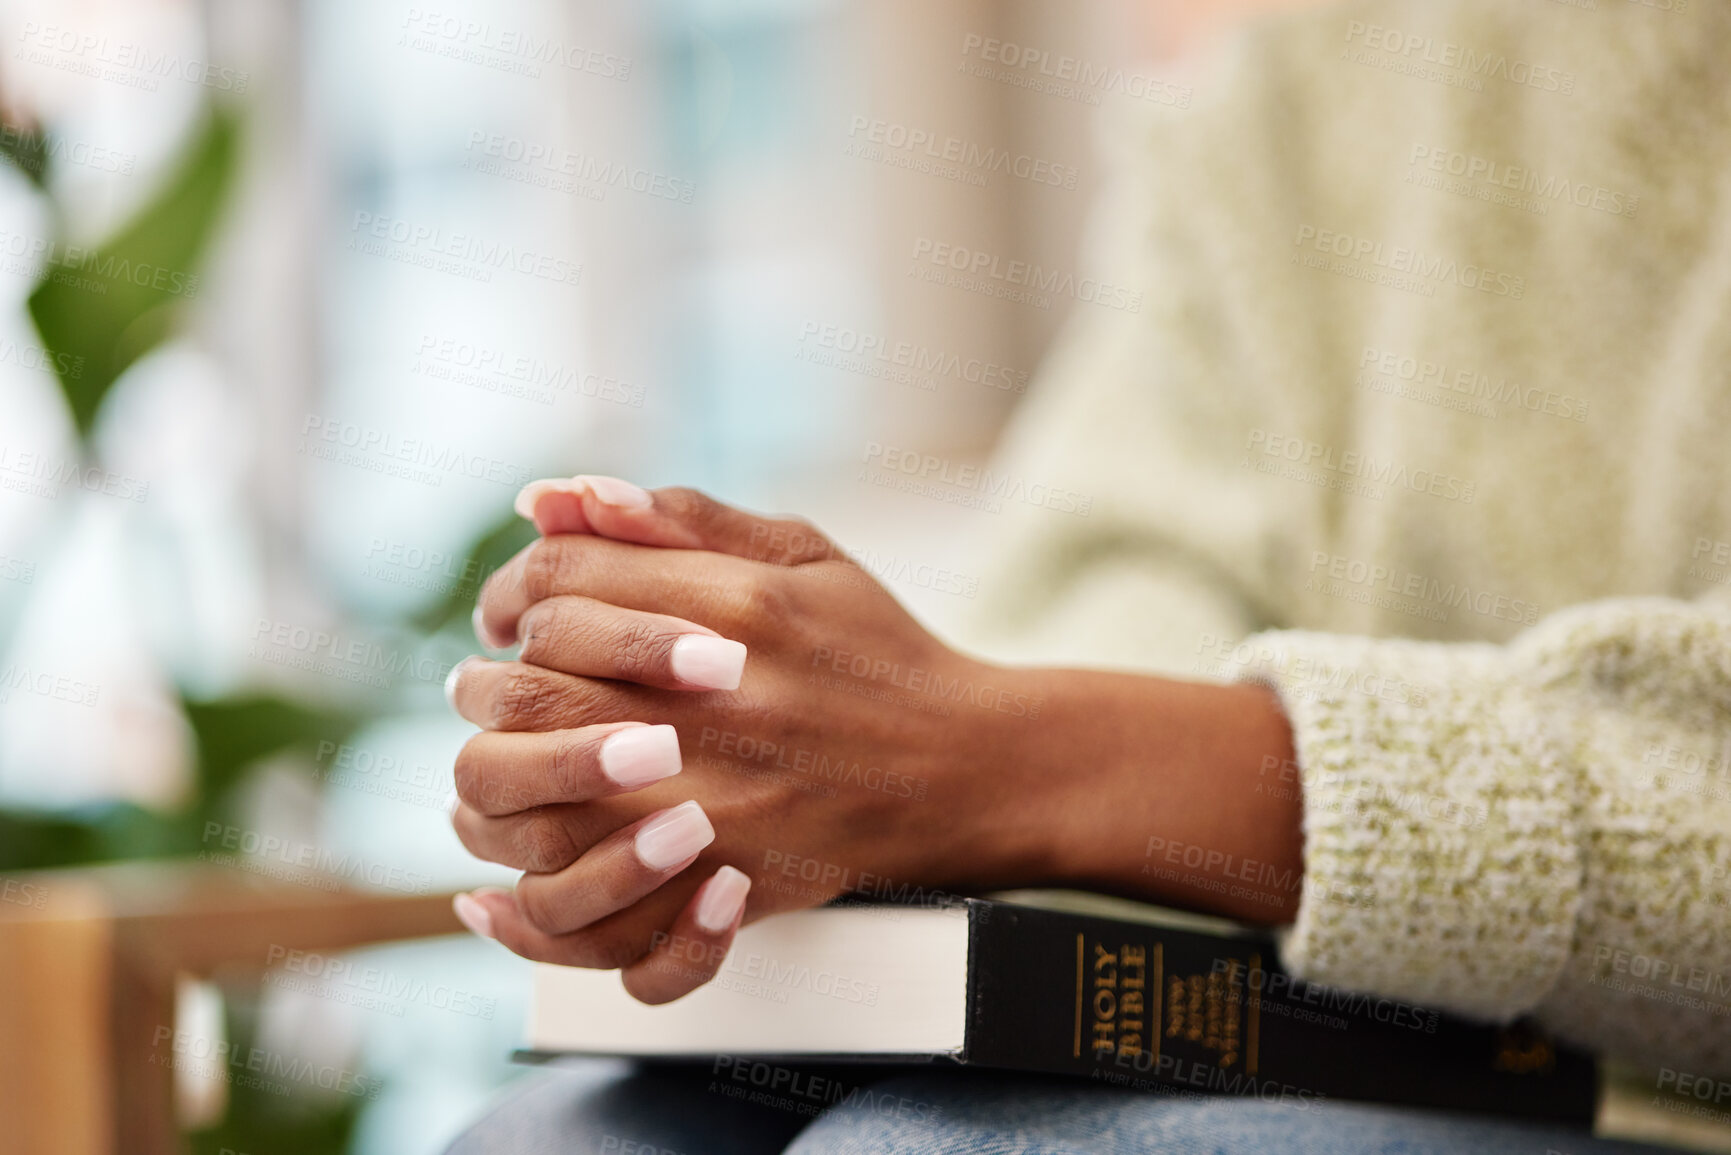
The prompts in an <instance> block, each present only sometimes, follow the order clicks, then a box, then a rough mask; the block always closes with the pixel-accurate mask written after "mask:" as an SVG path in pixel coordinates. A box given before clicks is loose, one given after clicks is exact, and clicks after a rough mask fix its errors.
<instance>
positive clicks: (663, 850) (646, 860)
mask: <svg viewBox="0 0 1731 1155" xmlns="http://www.w3.org/2000/svg"><path fill="white" fill-rule="evenodd" d="M714 841H715V827H713V826H711V825H710V824H709V815H707V814H705V813H704V812H703V807H701V806H699V805H698V804H697V803H696V802H681V803H680V804H679V805H678V806H675V807H674V808H673V809H672V810H668V811H666V812H664V813H663V814H661V815H660V816H659V817H657V818H654V819H652V820H651V821H650V823H649V824H648V825H647V826H645V827H644V828H643V829H641V830H639V831H638V832H637V838H636V842H635V845H636V847H637V857H638V858H641V859H642V860H643V865H645V866H647V867H648V868H649V869H651V870H669V869H671V868H673V867H675V866H678V865H679V864H680V863H681V862H684V861H685V860H686V859H688V858H690V857H692V856H693V855H695V854H696V853H697V852H698V851H700V850H702V849H703V848H704V847H705V846H708V845H709V844H710V843H711V842H714Z"/></svg>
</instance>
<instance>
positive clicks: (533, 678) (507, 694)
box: [493, 669, 554, 730]
mask: <svg viewBox="0 0 1731 1155" xmlns="http://www.w3.org/2000/svg"><path fill="white" fill-rule="evenodd" d="M553 696H554V691H553V687H552V684H551V683H550V682H549V681H548V679H547V678H546V676H545V675H543V674H540V673H537V672H535V671H533V670H527V669H523V670H512V671H511V672H510V673H507V674H506V675H505V678H504V681H503V682H501V683H500V684H499V694H498V697H497V698H496V699H495V700H494V705H493V722H494V726H495V728H497V729H500V730H527V729H532V728H533V727H534V726H535V725H536V724H537V723H538V722H540V721H541V719H542V718H543V717H545V716H546V714H547V711H548V709H549V708H550V707H551V705H552V699H553Z"/></svg>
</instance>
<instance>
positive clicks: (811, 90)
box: [0, 0, 1290, 1155]
mask: <svg viewBox="0 0 1731 1155" xmlns="http://www.w3.org/2000/svg"><path fill="white" fill-rule="evenodd" d="M1288 2H1290V0H1288ZM1276 6H1283V5H1277V4H1276V3H1274V2H1273V0H1262V2H1260V3H1258V2H1253V0H1244V2H1237V3H1228V2H1225V0H1212V2H1209V0H1190V2H1184V0H1087V2H1075V3H1066V4H1062V5H1059V4H1050V3H1039V2H1037V0H1003V2H999V3H988V2H985V0H945V2H943V3H931V2H927V0H894V2H885V0H655V2H652V3H627V2H625V0H617V2H609V3H603V2H599V0H592V2H572V0H558V2H556V0H491V2H487V3H482V2H481V0H439V3H438V6H437V8H432V7H427V6H413V5H404V4H399V3H391V2H381V3H369V4H351V3H342V2H339V0H221V2H218V0H205V2H202V3H201V2H197V0H52V2H50V0H42V2H39V3H36V2H26V0H8V2H6V3H3V4H0V45H3V46H4V48H3V52H0V116H3V119H4V124H3V125H0V152H3V153H4V158H5V159H4V163H0V1039H3V1040H4V1045H3V1048H0V1049H3V1051H4V1054H0V1102H3V1103H4V1104H5V1106H4V1107H3V1108H0V1119H4V1120H5V1126H6V1127H7V1128H8V1129H10V1138H11V1139H12V1140H16V1141H18V1142H19V1143H21V1144H22V1146H21V1147H20V1148H19V1149H21V1150H25V1149H27V1150H54V1151H69V1152H70V1151H111V1150H112V1151H120V1150H124V1151H128V1152H156V1151H174V1150H183V1149H190V1150H194V1151H198V1152H209V1153H212V1155H214V1153H216V1152H221V1151H244V1152H251V1153H255V1155H257V1153H263V1152H278V1151H294V1152H327V1151H328V1152H342V1151H353V1152H369V1153H381V1155H383V1153H392V1155H397V1153H402V1155H408V1153H418V1152H435V1151H438V1150H441V1149H442V1147H443V1145H444V1144H445V1143H446V1142H447V1141H448V1140H449V1139H450V1138H451V1137H452V1136H453V1135H454V1134H455V1133H456V1132H457V1131H458V1130H459V1129H461V1127H462V1126H463V1125H465V1124H466V1123H467V1122H469V1121H470V1120H471V1119H473V1118H474V1117H475V1116H477V1115H478V1114H479V1113H480V1112H481V1110H482V1109H483V1107H484V1105H485V1103H486V1102H487V1101H488V1099H489V1098H490V1097H492V1096H493V1095H495V1094H496V1093H497V1091H498V1088H499V1087H500V1086H501V1085H502V1084H503V1083H505V1082H507V1081H508V1080H510V1079H511V1078H512V1077H513V1076H514V1075H515V1074H517V1073H519V1071H520V1070H521V1069H520V1068H513V1067H512V1066H511V1065H510V1064H509V1062H508V1061H507V1055H508V1053H509V1051H510V1049H511V1048H512V1046H513V1045H514V1044H515V1043H516V1041H517V1038H518V1034H519V1029H520V1023H521V1020H522V1015H523V1011H524V1005H523V1002H524V980H525V975H526V971H525V967H526V964H523V963H521V962H520V961H519V960H516V959H514V958H512V957H511V956H509V955H507V954H506V952H505V951H503V950H502V949H500V948H498V947H497V946H495V945H493V944H491V943H486V942H482V941H479V940H475V939H473V938H469V937H467V936H459V935H456V934H453V933H452V932H454V931H455V930H456V929H457V927H456V923H455V921H454V920H453V919H452V917H451V915H450V913H449V894H450V892H451V891H453V890H456V889H462V888H467V887H470V886H473V885H475V884H479V883H485V882H490V881H491V882H497V881H505V880H508V877H509V876H508V874H507V873H506V872H495V871H494V870H493V869H492V868H488V867H485V866H483V865H481V864H477V863H476V862H474V861H473V860H471V859H470V858H469V857H468V856H467V854H466V853H464V852H463V850H462V849H461V848H460V846H459V845H458V844H457V842H456V839H455V837H454V836H453V835H452V833H451V831H450V828H449V825H448V822H447V818H446V810H445V807H446V799H447V796H448V794H449V791H450V768H451V761H452V757H453V755H454V753H455V751H456V750H457V748H458V747H459V746H460V745H461V743H462V742H463V741H464V739H465V738H466V737H467V735H468V733H469V732H470V731H469V728H468V727H467V726H466V725H465V724H464V723H462V722H461V721H460V720H458V719H456V718H454V717H453V716H451V715H450V714H449V713H448V711H447V710H446V708H445V705H444V701H443V697H442V694H441V691H440V687H441V684H442V683H443V681H444V677H445V674H446V673H447V671H448V670H449V669H450V667H451V666H452V664H454V663H455V662H456V661H457V660H459V659H460V658H461V657H463V656H464V655H466V654H468V653H470V652H472V651H473V649H474V642H473V639H472V636H471V634H470V626H469V607H470V606H471V605H472V603H473V600H474V596H475V593H476V591H477V590H478V588H479V586H480V584H481V582H482V581H483V580H484V579H485V577H486V576H487V574H489V573H490V572H491V571H492V569H493V568H494V567H496V566H497V565H498V564H500V563H501V562H502V561H503V560H504V559H505V558H506V557H508V556H510V554H511V553H512V552H514V551H515V550H516V549H517V548H519V547H520V546H521V545H523V544H524V543H525V542H526V541H527V540H528V536H529V535H528V530H527V527H526V526H525V525H524V524H522V523H521V522H520V521H519V520H518V519H516V518H514V517H512V516H511V513H510V505H511V499H512V497H513V496H514V494H515V493H516V491H517V490H518V488H519V487H520V486H521V485H522V484H523V483H524V482H526V481H528V480H530V479H532V478H536V477H542V476H557V475H569V474H573V473H578V472H586V473H611V474H617V475H620V476H623V477H627V478H630V479H631V480H633V481H636V482H639V483H641V484H645V485H651V486H653V485H663V484H674V483H678V484H688V485H696V486H699V487H702V488H704V489H707V490H709V491H711V492H713V493H715V494H716V495H718V496H720V497H722V498H724V499H726V500H728V501H731V502H735V503H738V504H742V505H745V506H749V507H753V508H757V509H763V510H777V511H783V510H785V511H795V512H798V513H800V514H803V515H805V516H807V517H810V518H812V519H813V520H815V521H817V522H818V523H819V524H821V525H822V526H824V527H825V528H826V529H827V530H829V531H830V532H831V533H832V535H833V536H835V537H836V538H837V540H839V541H840V542H841V543H842V544H843V545H844V546H845V547H846V548H848V549H849V551H850V552H853V553H854V554H856V556H858V557H859V558H860V559H861V561H862V562H863V563H864V564H866V565H867V566H868V567H869V568H871V569H872V570H873V571H874V572H876V573H878V574H879V575H880V576H882V577H883V578H884V580H885V581H886V583H887V584H888V585H889V586H890V587H891V588H892V589H893V590H894V591H895V592H896V593H897V594H898V596H900V597H902V598H903V600H904V601H906V602H907V603H908V604H909V605H910V607H912V608H913V610H914V611H915V613H916V614H918V615H919V616H920V617H921V618H922V619H923V620H925V621H926V622H927V623H928V624H929V625H931V626H932V627H933V628H934V629H936V630H937V631H938V632H939V633H940V634H941V633H943V632H944V631H945V630H946V629H947V628H948V626H947V623H949V622H952V621H954V620H956V616H957V615H958V614H961V613H964V612H965V610H966V608H967V602H968V600H969V599H970V598H971V597H972V596H973V592H974V588H975V586H976V584H977V580H978V579H977V574H978V563H977V562H976V561H975V560H974V555H973V553H972V552H971V551H972V548H973V547H972V545H971V544H970V543H971V542H972V541H973V540H974V537H975V534H976V530H977V528H978V526H977V522H978V519H980V518H982V517H989V516H990V515H989V514H986V513H982V512H979V511H973V510H968V509H964V508H961V507H958V506H954V505H950V504H946V503H940V502H933V501H922V500H913V499H910V498H909V497H908V496H907V495H906V494H901V493H897V492H894V491H890V490H886V489H883V488H880V487H877V486H873V485H871V484H869V483H868V482H866V481H865V480H863V474H862V464H863V463H864V461H865V460H866V457H867V456H868V454H869V453H870V452H871V447H872V446H874V445H875V446H886V445H887V446H894V447H899V448H902V449H905V450H913V451H917V452H921V453H931V454H936V455H940V456H943V457H946V458H948V459H951V460H953V461H956V462H958V463H960V462H966V461H974V460H980V459H983V458H984V457H985V456H986V455H987V454H989V453H990V451H991V447H992V443H993V440H994V438H995V436H996V434H997V431H998V430H999V428H1000V427H1001V425H1002V423H1003V421H1004V420H1005V418H1006V416H1007V415H1008V414H1009V412H1010V411H1011V410H1012V408H1013V407H1014V406H1015V405H1016V404H1017V402H1018V400H1019V398H1020V397H1021V396H1022V394H1023V393H1024V392H1025V391H1026V389H1027V386H1028V383H1029V380H1030V378H1031V377H1032V376H1033V375H1034V374H1035V372H1036V370H1037V368H1038V366H1039V363H1040V359H1041V356H1042V353H1043V351H1044V350H1045V348H1046V346H1047V344H1048V342H1049V341H1050V340H1051V339H1052V337H1053V334H1054V332H1055V331H1056V330H1057V328H1058V327H1059V326H1060V325H1061V324H1062V322H1063V320H1064V316H1065V309H1066V306H1068V305H1069V304H1070V302H1069V301H1068V300H1067V299H1065V298H1061V297H1058V298H1053V299H1051V300H1049V301H1046V302H1045V303H1044V307H1042V306H1041V305H1040V304H1037V303H1035V304H1030V303H1021V302H1011V301H1006V300H1003V299H1000V298H997V297H992V296H988V295H984V294H977V293H973V292H969V291H965V290H963V289H960V288H957V287H955V286H950V285H934V284H929V283H927V282H924V281H922V280H920V279H918V278H916V277H914V276H912V275H911V273H912V272H913V263H912V260H911V258H912V257H913V255H914V253H915V252H916V246H919V245H921V244H926V245H931V244H952V245H959V246H964V247H966V248H968V249H970V250H974V251H979V252H986V253H991V254H994V255H997V256H999V257H1001V259H1002V260H1004V261H1009V260H1019V261H1027V262H1031V263H1036V264H1039V265H1041V266H1042V267H1045V268H1056V269H1061V270H1066V271H1076V270H1077V269H1078V264H1077V262H1078V259H1079V258H1078V255H1077V246H1078V241H1079V238H1080V237H1081V235H1082V232H1083V229H1084V227H1085V221H1086V215H1087V210H1088V206H1089V203H1090V200H1091V198H1092V195H1093V192H1094V190H1095V189H1096V188H1097V187H1098V185H1099V182H1100V179H1101V175H1102V172H1103V171H1104V170H1105V168H1106V166H1107V165H1108V164H1109V156H1108V155H1107V154H1108V153H1109V150H1102V149H1101V148H1100V147H1099V144H1100V142H1101V141H1103V140H1109V139H1110V126H1111V124H1112V123H1113V122H1114V119H1115V118H1121V117H1124V116H1147V115H1155V116H1168V115H1169V116H1183V115H1185V111H1186V109H1188V108H1190V107H1191V106H1192V105H1193V103H1194V102H1196V101H1198V100H1200V99H1203V98H1204V96H1205V93H1204V92H1203V91H1202V87H1203V84H1204V82H1203V81H1202V80H1201V79H1200V74H1199V73H1198V72H1197V71H1196V69H1195V68H1194V67H1193V65H1192V62H1193V61H1194V60H1195V59H1196V58H1197V57H1198V55H1199V54H1200V53H1201V52H1202V50H1203V49H1204V48H1205V47H1206V45H1207V44H1208V43H1209V42H1210V41H1212V40H1213V39H1214V38H1216V37H1217V36H1219V35H1221V34H1223V33H1225V32H1226V31H1228V30H1229V29H1230V28H1231V27H1233V25H1234V24H1235V23H1237V22H1238V21H1241V20H1243V19H1246V18H1248V17H1250V16H1252V15H1254V14H1255V13H1256V11H1257V10H1258V9H1264V8H1269V7H1276Z"/></svg>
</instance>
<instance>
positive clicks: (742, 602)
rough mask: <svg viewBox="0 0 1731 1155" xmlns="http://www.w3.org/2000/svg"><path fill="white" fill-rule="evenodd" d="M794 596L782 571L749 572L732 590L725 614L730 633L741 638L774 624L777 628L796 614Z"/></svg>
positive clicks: (724, 608) (728, 634)
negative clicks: (768, 624) (750, 632)
mask: <svg viewBox="0 0 1731 1155" xmlns="http://www.w3.org/2000/svg"><path fill="white" fill-rule="evenodd" d="M793 610H794V604H793V598H792V595H791V594H790V592H789V590H788V588H787V582H786V580H785V577H784V575H783V573H782V572H781V571H780V570H774V569H766V570H763V571H761V572H753V573H749V574H747V575H746V576H745V577H744V578H743V579H741V580H740V581H739V582H737V583H736V584H734V585H733V586H732V587H731V589H730V590H729V596H728V598H727V604H726V605H725V606H724V607H723V610H722V612H723V614H724V616H725V617H726V618H727V620H728V622H729V624H730V625H732V626H733V627H734V628H733V629H732V630H730V631H726V633H727V636H728V637H731V638H738V637H741V636H742V635H744V634H746V633H748V632H749V631H751V630H753V629H756V628H761V627H762V626H763V625H765V624H766V623H773V624H774V625H775V627H776V628H778V629H779V628H780V626H781V625H782V624H784V623H786V622H787V621H788V619H789V618H790V617H792V615H793Z"/></svg>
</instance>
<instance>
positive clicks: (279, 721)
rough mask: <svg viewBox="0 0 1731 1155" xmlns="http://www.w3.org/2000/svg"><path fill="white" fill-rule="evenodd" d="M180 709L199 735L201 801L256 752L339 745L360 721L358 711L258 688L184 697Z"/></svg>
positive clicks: (224, 788)
mask: <svg viewBox="0 0 1731 1155" xmlns="http://www.w3.org/2000/svg"><path fill="white" fill-rule="evenodd" d="M181 709H182V710H183V711H185V713H186V720H187V722H188V724H190V725H191V726H192V732H193V734H194V736H195V737H196V738H197V740H198V779H199V782H198V785H199V799H200V803H201V805H202V807H204V808H209V807H211V806H213V805H215V804H216V803H217V802H219V801H220V800H221V799H222V798H223V796H224V795H225V794H227V792H228V791H229V789H230V788H231V787H233V786H234V785H235V783H237V782H239V781H240V778H241V775H242V774H244V773H245V772H246V770H247V769H248V768H249V767H251V766H252V765H253V763H255V762H257V761H258V760H259V759H261V758H265V757H268V756H270V755H272V754H276V753H278V752H280V751H283V750H288V749H293V748H296V747H299V748H303V749H311V750H314V751H315V752H316V750H317V747H318V744H319V743H321V742H329V743H331V744H333V746H334V745H341V744H342V743H343V741H344V740H345V739H347V738H348V736H349V735H350V734H352V733H353V732H354V730H355V727H357V726H359V725H360V724H361V721H362V716H361V715H360V714H351V713H346V712H340V711H334V710H323V709H319V708H316V707H313V706H307V705H303V704H301V703H299V702H291V701H289V700H288V699H286V698H277V697H272V696H270V695H265V694H260V695H252V696H247V697H234V698H213V699H209V700H206V701H202V702H200V701H184V702H182V703H181Z"/></svg>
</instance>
